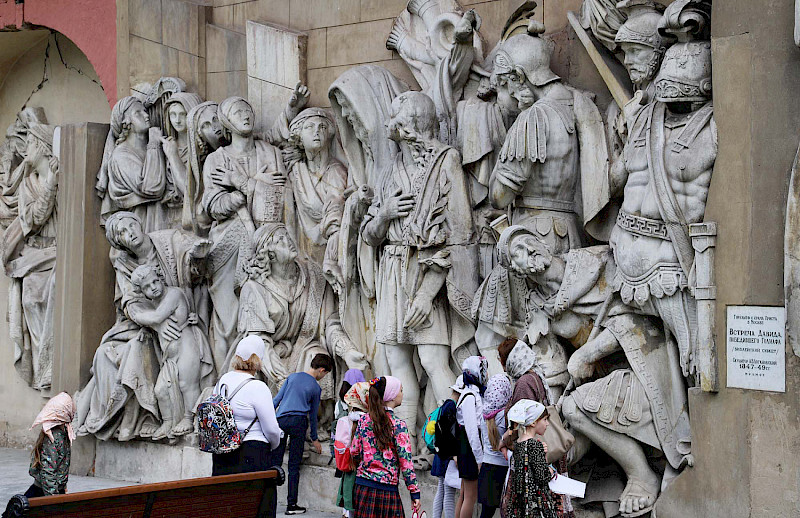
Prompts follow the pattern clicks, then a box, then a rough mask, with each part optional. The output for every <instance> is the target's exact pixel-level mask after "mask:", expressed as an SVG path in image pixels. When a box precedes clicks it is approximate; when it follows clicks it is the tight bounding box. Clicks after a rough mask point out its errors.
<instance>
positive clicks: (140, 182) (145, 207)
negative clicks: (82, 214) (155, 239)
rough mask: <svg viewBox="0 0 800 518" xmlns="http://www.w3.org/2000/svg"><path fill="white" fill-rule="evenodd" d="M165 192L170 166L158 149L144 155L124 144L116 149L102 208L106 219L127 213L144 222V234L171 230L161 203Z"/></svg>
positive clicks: (148, 151)
mask: <svg viewBox="0 0 800 518" xmlns="http://www.w3.org/2000/svg"><path fill="white" fill-rule="evenodd" d="M166 192H167V166H166V163H165V160H164V155H163V153H162V152H161V149H160V148H159V147H158V146H153V145H150V144H149V145H148V147H147V152H146V153H145V154H144V155H141V154H140V152H139V151H138V150H137V149H134V148H133V147H132V146H127V145H124V144H121V145H118V146H116V147H115V148H114V151H113V153H112V155H111V160H110V161H109V164H108V189H107V191H106V194H105V196H104V198H103V203H102V208H101V212H102V215H103V217H104V218H106V217H108V216H109V215H111V214H112V213H113V212H117V211H120V210H128V211H131V212H133V213H134V214H136V215H137V216H139V218H141V220H142V229H143V230H144V231H145V232H152V231H154V230H162V229H164V228H168V227H169V224H170V220H169V217H168V214H167V209H166V207H165V206H164V204H163V203H162V200H163V198H164V195H165V193H166Z"/></svg>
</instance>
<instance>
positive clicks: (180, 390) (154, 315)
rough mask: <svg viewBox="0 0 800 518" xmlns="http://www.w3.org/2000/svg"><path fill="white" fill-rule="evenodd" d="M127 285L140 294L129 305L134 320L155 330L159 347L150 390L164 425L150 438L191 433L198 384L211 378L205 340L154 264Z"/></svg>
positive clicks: (140, 270)
mask: <svg viewBox="0 0 800 518" xmlns="http://www.w3.org/2000/svg"><path fill="white" fill-rule="evenodd" d="M131 283H132V284H133V286H134V289H135V290H136V291H137V292H138V293H141V295H142V297H141V298H140V299H139V300H137V301H136V302H135V303H134V304H135V305H136V307H135V310H134V312H133V313H134V314H135V317H133V318H134V320H135V321H136V322H137V323H138V324H139V325H142V326H146V327H149V328H151V329H152V330H153V331H155V332H156V333H157V334H158V343H159V345H160V353H161V354H160V357H161V362H160V363H161V372H160V373H159V376H158V380H157V381H156V387H155V391H156V397H157V398H158V403H159V405H158V406H159V411H160V412H161V417H162V419H163V423H162V425H161V427H160V428H159V429H158V430H157V431H156V432H155V434H153V439H154V440H158V439H163V438H164V437H170V438H172V437H178V436H181V435H186V434H187V433H190V432H191V431H192V430H193V424H192V410H193V409H194V404H195V403H196V402H197V398H198V397H199V396H200V391H201V390H202V388H203V385H204V384H202V383H201V382H202V381H207V382H209V383H210V381H211V379H212V378H213V366H212V365H211V362H210V349H209V345H208V341H207V340H206V338H205V335H204V333H203V332H202V331H200V329H199V328H198V327H197V324H198V318H197V315H196V314H195V313H192V312H190V309H189V300H188V299H187V298H186V294H185V293H184V291H183V290H182V289H181V288H178V287H175V286H165V285H164V282H163V281H162V280H161V277H159V275H158V272H157V270H156V268H155V267H154V266H151V265H149V264H145V265H142V266H139V267H138V268H136V270H134V272H133V274H132V275H131ZM176 329H177V331H176ZM204 357H205V359H206V364H205V365H204V364H203V361H202V359H203V358H204ZM176 381H177V383H176ZM205 384H208V383H205ZM176 389H177V390H176ZM176 396H180V397H179V398H178V397H176ZM176 403H178V404H176ZM181 408H182V409H183V413H182V414H181V412H180V410H181ZM181 417H182V419H181Z"/></svg>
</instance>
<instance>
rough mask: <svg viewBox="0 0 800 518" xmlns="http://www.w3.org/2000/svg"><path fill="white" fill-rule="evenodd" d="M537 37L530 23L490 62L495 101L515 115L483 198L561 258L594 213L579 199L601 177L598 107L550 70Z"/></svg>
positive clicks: (546, 48) (537, 28)
mask: <svg viewBox="0 0 800 518" xmlns="http://www.w3.org/2000/svg"><path fill="white" fill-rule="evenodd" d="M543 32H544V26H543V25H541V24H540V23H538V22H534V21H532V22H530V23H529V25H528V34H519V35H515V36H512V37H510V38H508V39H507V40H506V41H505V42H503V43H502V44H501V45H500V47H499V49H498V50H497V54H496V56H495V60H494V69H493V72H492V74H493V75H492V77H493V80H494V81H495V82H496V84H497V85H498V86H497V88H498V90H499V91H503V94H502V95H501V97H500V98H501V99H503V100H504V102H506V103H510V104H511V106H508V107H507V110H508V111H510V112H513V111H514V110H515V108H516V110H517V111H519V112H520V113H519V115H518V116H517V118H516V121H515V122H514V124H513V125H512V126H511V128H510V129H509V130H508V134H507V136H506V140H505V143H504V144H503V148H502V149H501V151H500V155H499V158H498V161H497V163H496V165H495V167H494V171H493V172H492V177H491V179H490V182H489V198H490V200H491V202H492V204H493V205H494V206H495V207H498V208H506V207H509V206H513V211H512V213H511V223H513V224H515V225H522V226H525V227H528V228H530V229H532V230H535V231H536V232H537V233H538V234H539V235H540V236H542V238H543V239H544V240H545V242H546V243H547V244H548V246H549V247H550V248H551V250H552V251H553V252H554V253H556V254H560V253H563V252H566V251H567V250H569V249H570V248H577V247H579V246H580V245H581V243H582V242H583V240H584V237H583V231H582V228H583V218H585V219H586V220H587V221H588V220H589V219H591V218H592V217H593V216H594V215H595V210H593V209H589V210H584V207H583V206H579V201H578V200H580V199H581V198H582V196H581V194H582V193H581V191H582V190H584V187H583V184H590V183H591V181H592V179H593V178H597V177H600V178H603V177H605V176H606V173H607V167H608V156H607V152H606V146H605V135H604V131H605V130H604V129H603V126H602V118H601V117H600V113H599V111H598V109H597V107H596V106H595V105H594V103H593V102H592V100H591V99H589V98H588V96H587V95H586V94H584V93H582V92H580V91H578V90H575V89H574V88H571V87H568V86H566V85H564V84H563V83H562V82H561V80H560V78H559V77H558V76H557V75H556V74H555V73H553V71H552V70H551V69H550V55H551V53H552V51H553V46H552V43H551V42H549V41H547V40H545V39H544V38H543V37H541V36H540V35H541V34H542V33H543ZM585 190H587V191H588V190H589V189H585ZM595 202H596V200H592V201H591V203H592V204H594V203H595Z"/></svg>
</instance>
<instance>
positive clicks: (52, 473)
mask: <svg viewBox="0 0 800 518" xmlns="http://www.w3.org/2000/svg"><path fill="white" fill-rule="evenodd" d="M74 418H75V402H74V401H73V400H72V396H70V395H69V394H67V393H66V392H62V393H61V394H59V395H57V396H55V397H53V398H51V399H50V401H48V402H47V404H46V405H45V406H44V408H43V409H42V411H41V412H39V415H37V416H36V419H35V420H34V421H33V424H32V425H31V429H33V428H34V427H36V426H38V425H42V431H41V432H39V438H38V439H37V441H36V445H35V446H34V447H33V453H32V454H31V467H30V469H29V470H28V473H29V474H30V476H32V477H33V484H31V487H29V488H28V490H27V491H26V492H25V496H26V497H27V498H32V497H38V496H47V495H56V494H64V493H66V492H67V479H68V478H69V462H70V454H71V444H72V441H74V440H75V431H74V430H73V429H72V420H73V419H74Z"/></svg>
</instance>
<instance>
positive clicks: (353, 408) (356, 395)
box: [331, 369, 370, 518]
mask: <svg viewBox="0 0 800 518" xmlns="http://www.w3.org/2000/svg"><path fill="white" fill-rule="evenodd" d="M348 376H349V380H348ZM344 377H345V379H344V381H343V382H342V388H344V387H348V389H347V390H345V391H344V394H343V395H342V391H341V390H340V391H339V394H340V396H341V399H342V402H344V404H345V407H346V409H347V411H346V412H345V414H344V415H338V414H337V421H336V428H337V430H338V431H339V433H346V435H347V437H344V438H342V437H337V438H336V441H337V442H342V444H344V445H349V444H351V443H352V441H353V434H355V431H356V424H357V423H358V421H359V419H361V416H363V415H364V412H367V411H368V410H369V407H368V406H367V402H368V398H369V387H370V385H369V383H367V382H366V381H364V374H363V373H362V372H361V371H360V370H358V369H350V370H348V371H347V372H346V373H345V376H344ZM351 382H352V386H351V385H350V383H351ZM337 409H338V405H337ZM339 421H342V422H343V424H342V426H339ZM347 425H349V426H347ZM345 428H346V429H347V431H346V432H343V431H342V430H343V429H345ZM336 435H338V434H332V436H331V437H335V436H336ZM333 440H334V439H331V443H333ZM336 476H337V477H340V478H341V479H342V480H341V482H340V483H339V492H338V493H337V494H336V505H338V506H340V507H341V508H342V516H343V517H344V518H350V517H351V516H353V513H354V511H355V503H354V502H353V494H354V493H355V483H356V472H355V470H351V471H348V472H341V471H339V470H338V469H337V470H336Z"/></svg>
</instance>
